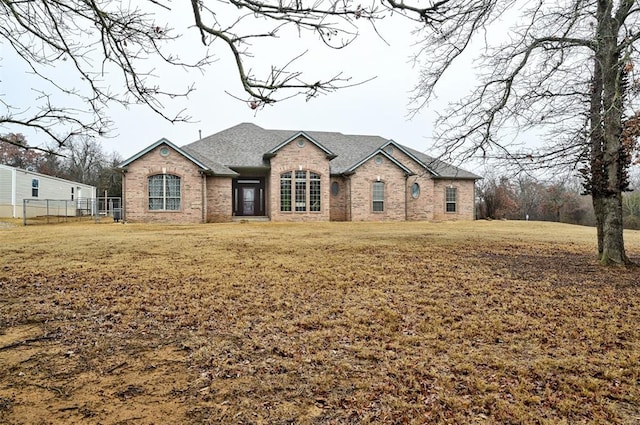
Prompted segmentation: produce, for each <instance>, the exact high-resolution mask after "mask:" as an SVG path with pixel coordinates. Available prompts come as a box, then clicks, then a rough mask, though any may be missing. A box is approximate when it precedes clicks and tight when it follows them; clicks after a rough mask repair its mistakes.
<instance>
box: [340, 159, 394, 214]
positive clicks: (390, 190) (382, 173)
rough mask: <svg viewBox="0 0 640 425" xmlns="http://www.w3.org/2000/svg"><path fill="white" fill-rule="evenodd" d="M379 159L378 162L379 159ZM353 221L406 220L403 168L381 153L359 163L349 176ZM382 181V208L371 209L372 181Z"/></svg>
mask: <svg viewBox="0 0 640 425" xmlns="http://www.w3.org/2000/svg"><path fill="white" fill-rule="evenodd" d="M378 161H380V163H378ZM349 180H350V184H351V187H350V197H351V208H350V209H351V220H352V221H381V220H405V192H406V185H407V181H406V178H405V175H404V171H403V170H402V169H400V168H399V167H398V166H397V165H396V164H394V163H392V162H391V161H390V160H389V159H387V158H386V157H384V156H382V155H378V156H375V157H373V158H371V159H369V160H368V161H367V162H365V163H364V164H362V165H361V166H360V167H358V169H356V173H355V174H354V175H352V176H350V178H349ZM376 181H381V182H383V183H384V211H382V212H374V211H373V183H374V182H376Z"/></svg>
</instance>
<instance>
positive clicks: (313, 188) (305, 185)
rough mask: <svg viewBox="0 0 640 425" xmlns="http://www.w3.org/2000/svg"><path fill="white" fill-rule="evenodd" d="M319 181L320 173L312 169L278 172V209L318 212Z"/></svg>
mask: <svg viewBox="0 0 640 425" xmlns="http://www.w3.org/2000/svg"><path fill="white" fill-rule="evenodd" d="M321 183H322V177H321V176H320V174H318V173H314V172H312V171H305V170H296V171H287V172H285V173H282V174H280V211H283V212H291V211H294V212H307V211H311V212H320V210H321V208H320V206H321V205H322V190H321V188H322V185H321ZM294 205H295V208H294V207H293V206H294Z"/></svg>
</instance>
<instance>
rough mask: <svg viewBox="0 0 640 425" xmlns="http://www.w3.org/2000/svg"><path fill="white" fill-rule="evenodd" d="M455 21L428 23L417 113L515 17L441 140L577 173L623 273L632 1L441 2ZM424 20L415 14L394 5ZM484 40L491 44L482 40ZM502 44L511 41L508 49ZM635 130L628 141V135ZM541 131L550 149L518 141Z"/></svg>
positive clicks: (448, 148)
mask: <svg viewBox="0 0 640 425" xmlns="http://www.w3.org/2000/svg"><path fill="white" fill-rule="evenodd" d="M444 3H446V6H447V8H448V9H449V10H452V11H456V13H457V19H456V20H453V21H451V20H450V21H447V22H445V23H444V25H437V26H436V25H434V24H433V23H432V22H430V21H428V20H426V21H425V25H423V28H422V29H421V31H420V33H419V34H420V36H421V43H422V44H421V46H422V49H421V50H420V52H419V56H418V58H417V60H419V62H420V63H421V64H422V68H421V69H422V71H421V80H420V84H419V85H418V87H417V88H416V92H415V97H414V101H415V102H416V108H417V109H419V108H421V107H423V106H424V104H425V102H427V101H428V100H429V99H430V98H431V97H432V95H433V90H434V87H435V85H436V83H438V81H439V80H440V79H441V77H442V76H443V75H444V74H445V73H446V72H447V70H448V69H449V68H450V67H451V66H452V64H453V63H454V62H455V60H456V59H457V58H459V57H460V55H461V54H462V53H463V52H465V51H468V50H469V46H470V45H471V41H472V39H473V38H474V37H477V38H479V39H482V38H483V37H490V35H491V34H490V35H489V36H487V32H486V31H487V30H488V28H489V25H490V24H491V23H492V22H495V20H496V19H498V18H501V17H502V18H505V19H506V18H507V15H505V11H509V13H510V14H511V15H508V16H512V15H513V14H517V15H518V18H516V19H515V22H514V24H513V26H512V27H511V30H510V31H509V32H506V31H505V32H504V37H503V38H502V40H503V41H502V42H499V43H497V44H495V45H493V44H491V43H490V42H488V43H487V45H485V50H484V53H482V54H480V55H479V57H478V65H479V67H480V69H481V70H483V72H482V73H481V75H480V76H479V78H480V83H479V85H478V86H477V89H476V90H474V91H473V92H472V93H471V94H470V95H469V96H467V97H465V98H463V99H461V100H460V101H458V102H456V103H453V104H452V105H451V106H450V108H449V109H448V110H447V111H444V112H443V113H442V117H441V118H440V119H439V122H438V124H439V126H438V128H439V131H438V133H437V134H436V137H435V140H437V143H438V144H439V146H441V147H442V148H443V151H444V153H445V154H447V155H451V156H458V157H463V158H466V157H470V156H474V155H480V156H482V157H485V158H493V159H498V160H506V161H509V162H510V163H511V164H515V165H517V166H518V167H520V168H521V169H531V168H537V169H540V168H545V167H557V166H563V165H564V166H569V167H574V168H575V169H581V170H582V173H583V175H584V178H585V188H586V190H587V191H588V193H590V194H591V195H592V199H593V205H594V210H595V213H596V217H597V220H596V221H597V229H598V256H599V259H600V261H601V262H602V263H604V264H609V263H617V264H626V263H628V262H629V260H628V258H627V255H626V253H625V248H624V242H623V234H622V230H623V227H622V196H621V194H622V192H623V191H624V190H626V189H627V184H628V178H627V177H628V176H627V173H628V168H629V165H630V162H631V157H632V150H633V149H634V148H635V139H636V137H637V134H638V132H637V131H635V130H634V129H635V128H637V126H635V125H631V126H625V122H626V121H628V120H629V119H630V118H633V117H634V116H635V113H634V112H635V110H636V108H637V105H636V103H637V93H638V90H637V89H638V83H639V82H638V80H636V79H635V78H634V64H635V63H636V62H637V59H638V50H637V48H638V46H637V44H638V39H639V38H640V21H639V20H638V12H640V8H638V5H637V3H636V2H634V1H633V0H621V1H614V0H570V1H568V2H557V1H545V0H534V1H530V2H527V3H522V2H518V3H516V2H510V1H497V0H478V1H473V0H450V1H446V0H445V1H444ZM391 4H392V6H395V7H399V8H401V9H402V10H405V11H412V12H414V13H417V14H415V15H414V16H415V17H416V19H419V20H420V19H422V20H424V18H423V17H422V15H421V12H420V9H419V8H418V7H412V6H409V5H407V4H406V3H400V4H394V3H391ZM485 39H486V38H485ZM505 40H506V41H505ZM626 127H629V131H628V132H627V134H626V137H623V128H626ZM540 128H544V129H545V133H544V135H545V136H546V144H545V145H543V146H541V147H539V148H535V149H524V148H523V147H522V146H519V145H518V144H517V143H512V142H513V141H514V140H516V141H517V140H518V139H517V137H514V133H517V132H522V131H527V130H532V129H540Z"/></svg>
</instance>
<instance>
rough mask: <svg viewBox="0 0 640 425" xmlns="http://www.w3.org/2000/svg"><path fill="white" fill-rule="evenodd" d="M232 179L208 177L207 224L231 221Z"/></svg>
mask: <svg viewBox="0 0 640 425" xmlns="http://www.w3.org/2000/svg"><path fill="white" fill-rule="evenodd" d="M231 182H232V179H231V177H207V199H206V203H207V223H223V222H227V221H231V219H232V216H233V205H232V196H231Z"/></svg>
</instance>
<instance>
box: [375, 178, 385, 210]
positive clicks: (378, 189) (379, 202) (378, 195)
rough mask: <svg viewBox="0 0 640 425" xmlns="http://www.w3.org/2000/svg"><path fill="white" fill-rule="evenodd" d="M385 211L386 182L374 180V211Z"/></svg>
mask: <svg viewBox="0 0 640 425" xmlns="http://www.w3.org/2000/svg"><path fill="white" fill-rule="evenodd" d="M382 211H384V183H383V182H373V212H382Z"/></svg>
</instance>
